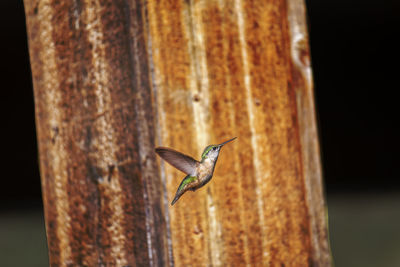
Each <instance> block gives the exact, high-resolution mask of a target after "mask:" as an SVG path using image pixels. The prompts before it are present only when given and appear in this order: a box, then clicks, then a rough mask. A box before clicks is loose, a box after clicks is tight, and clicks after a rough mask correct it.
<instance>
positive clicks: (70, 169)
mask: <svg viewBox="0 0 400 267" xmlns="http://www.w3.org/2000/svg"><path fill="white" fill-rule="evenodd" d="M25 11H26V17H27V26H28V36H29V49H30V57H31V66H32V76H33V82H34V91H35V106H36V121H37V132H38V142H39V154H40V166H41V178H42V190H43V201H44V206H45V217H46V230H47V238H48V246H49V256H50V263H51V265H53V266H58V265H60V266H68V265H71V266H77V265H80V266H148V265H150V266H160V265H161V266H164V265H165V266H172V265H176V266H188V265H195V266H207V265H213V266H239V265H248V266H258V265H260V266H265V265H266V266H268V265H271V266H282V265H289V266H307V265H308V266H329V265H330V256H329V249H328V240H327V228H326V221H325V203H324V197H323V186H322V178H321V163H320V158H319V146H318V138H317V130H316V121H315V108H314V102H313V101H314V100H313V88H312V77H311V67H310V59H309V48H308V36H307V31H306V24H305V10H304V3H303V2H302V1H300V0H288V1H275V0H268V1H243V0H236V1H157V2H156V1H122V0H121V1H120V0H118V1H102V0H98V1H77V0H75V1H51V0H36V1H35V0H25ZM234 136H237V137H238V139H237V140H235V141H234V142H232V143H230V144H228V145H227V146H225V147H224V148H223V149H222V152H221V155H220V157H219V161H218V163H217V166H216V169H215V172H214V178H213V179H212V180H211V182H210V183H209V184H207V185H206V186H204V187H203V188H201V189H199V190H197V191H196V192H194V193H192V192H189V193H186V194H185V195H183V196H182V198H181V199H180V200H179V201H178V202H177V203H176V204H175V205H174V206H172V207H171V206H170V205H169V203H170V201H171V200H172V198H173V196H174V193H175V192H176V189H177V186H178V185H179V183H180V181H181V179H182V178H183V176H184V175H183V174H182V173H180V172H179V171H177V170H175V169H174V168H173V167H171V166H169V165H167V164H165V163H164V162H163V161H160V160H158V159H157V158H156V155H155V153H154V147H155V146H158V145H162V146H168V147H172V148H174V149H176V150H179V151H182V152H183V153H185V154H189V155H191V156H193V157H195V158H199V156H200V153H201V152H202V149H203V148H204V147H205V146H207V145H208V144H211V143H220V142H222V141H224V140H226V139H228V138H231V137H234Z"/></svg>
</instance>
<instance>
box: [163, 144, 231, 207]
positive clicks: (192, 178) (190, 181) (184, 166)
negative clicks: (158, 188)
mask: <svg viewBox="0 0 400 267" xmlns="http://www.w3.org/2000/svg"><path fill="white" fill-rule="evenodd" d="M235 138H236V137H235ZM235 138H232V139H230V140H228V141H226V142H223V143H222V144H219V145H209V146H207V147H206V148H205V149H204V151H203V153H202V155H201V161H197V160H195V159H193V158H192V157H190V156H187V155H185V154H182V153H180V152H178V151H175V150H173V149H171V148H166V147H158V148H156V153H157V154H158V155H159V156H160V157H162V158H163V159H164V160H166V161H167V162H168V163H169V164H171V165H172V166H174V167H175V168H177V169H178V170H180V171H182V172H184V173H186V174H187V176H186V177H185V178H183V180H182V182H181V184H180V185H179V187H178V190H177V191H176V194H175V197H174V200H173V201H172V203H171V205H174V204H175V202H176V201H178V199H179V198H180V197H181V196H182V195H183V194H184V193H185V192H186V191H188V190H191V191H196V190H197V189H198V188H200V187H202V186H204V185H205V184H206V183H208V182H209V181H210V180H211V178H212V176H213V173H214V168H215V164H216V163H217V159H218V156H219V152H220V150H221V148H222V146H223V145H225V144H226V143H228V142H230V141H232V140H234V139H235Z"/></svg>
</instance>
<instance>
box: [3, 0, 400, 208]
mask: <svg viewBox="0 0 400 267" xmlns="http://www.w3.org/2000/svg"><path fill="white" fill-rule="evenodd" d="M306 4H307V9H308V21H309V33H310V44H311V55H312V64H313V75H314V81H315V96H316V107H317V112H318V126H319V132H320V142H321V149H322V160H323V169H324V180H325V187H326V192H327V196H328V202H329V196H331V195H335V194H340V193H349V192H350V193H351V192H355V193H363V192H374V193H377V194H384V193H387V192H390V191H391V192H393V191H396V192H397V191H400V182H399V179H398V178H399V175H398V171H397V168H396V164H397V163H398V157H397V155H398V153H399V151H398V148H399V146H398V143H399V142H398V139H399V131H398V129H397V128H398V127H397V122H398V121H399V120H398V118H397V117H398V116H397V113H398V112H396V111H397V105H398V99H397V97H396V94H395V93H396V91H398V89H399V85H398V82H397V79H396V78H397V76H398V75H397V72H398V63H397V61H396V59H395V55H396V52H395V51H397V50H398V46H399V44H398V42H395V41H394V39H393V38H394V37H395V36H396V35H397V34H396V33H398V26H399V25H400V24H399V23H398V22H399V19H398V17H399V16H398V12H397V10H398V8H397V7H396V5H397V4H395V3H393V4H389V5H388V3H386V5H387V6H384V3H383V1H361V0H359V1H343V0H342V1H317V0H312V1H311V0H309V1H306ZM0 12H1V16H0V20H1V21H0V27H1V42H0V46H1V49H0V51H1V53H2V57H1V62H0V66H1V67H0V68H1V69H0V73H1V85H2V89H1V98H0V99H1V112H0V115H1V125H2V127H1V129H2V130H1V133H2V139H1V140H2V146H1V147H2V149H1V152H2V154H3V160H2V161H1V162H2V164H1V165H2V168H1V186H0V203H1V204H0V210H5V209H26V208H41V206H42V203H41V192H40V178H39V170H38V157H37V144H36V136H35V121H34V120H35V118H34V100H33V89H32V83H31V72H30V65H29V56H28V48H27V38H26V28H25V17H24V10H23V3H22V1H4V0H2V1H1V6H0Z"/></svg>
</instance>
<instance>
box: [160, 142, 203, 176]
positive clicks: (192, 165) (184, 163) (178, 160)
mask: <svg viewBox="0 0 400 267" xmlns="http://www.w3.org/2000/svg"><path fill="white" fill-rule="evenodd" d="M156 153H157V154H158V155H159V156H160V157H162V158H163V159H164V160H165V161H166V162H168V163H169V164H171V165H172V166H174V167H175V168H177V169H178V170H180V171H182V172H184V173H186V174H190V175H193V176H194V175H196V165H197V163H198V161H197V160H195V159H193V158H192V157H190V156H188V155H185V154H182V153H181V152H178V151H175V150H173V149H171V148H167V147H157V148H156Z"/></svg>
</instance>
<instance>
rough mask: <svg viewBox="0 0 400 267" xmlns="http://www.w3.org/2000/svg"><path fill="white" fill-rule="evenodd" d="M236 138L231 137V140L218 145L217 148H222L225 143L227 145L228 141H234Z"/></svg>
mask: <svg viewBox="0 0 400 267" xmlns="http://www.w3.org/2000/svg"><path fill="white" fill-rule="evenodd" d="M236 138H237V137H233V138H232V139H229V140H228V141H225V142H223V143H221V144H219V145H218V146H219V147H222V146H223V145H225V144H226V143H229V142H230V141H233V140H235V139H236Z"/></svg>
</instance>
